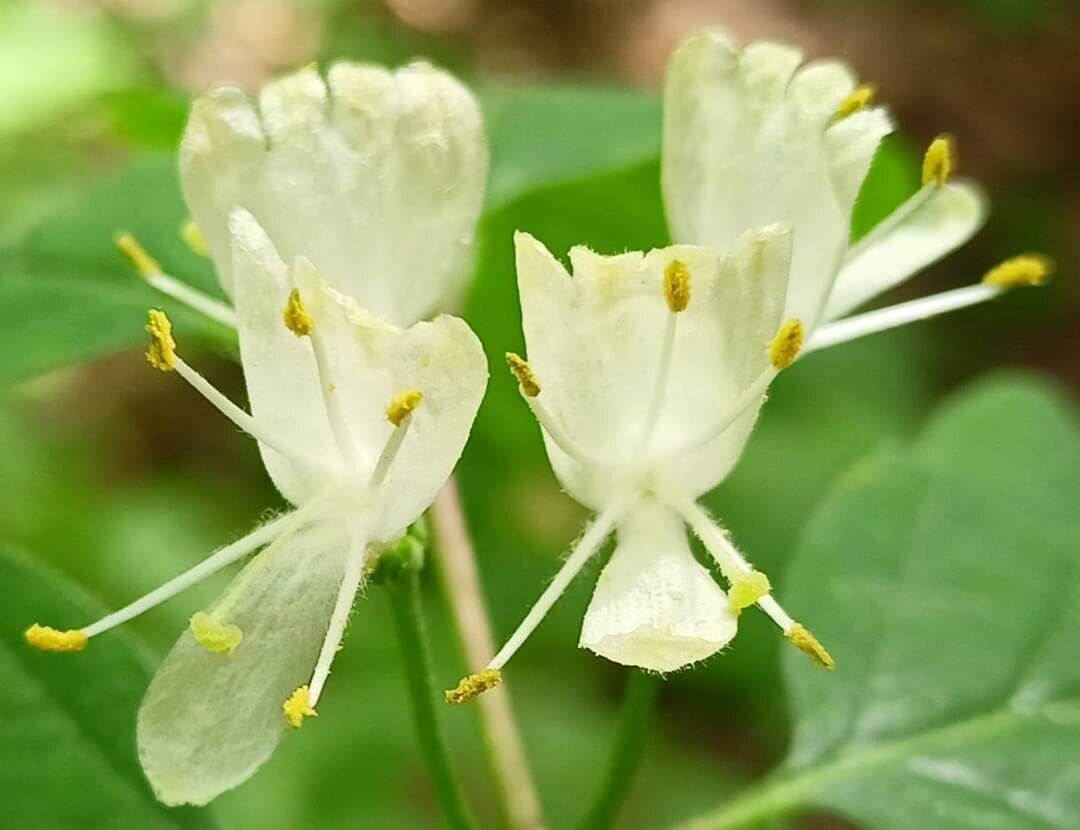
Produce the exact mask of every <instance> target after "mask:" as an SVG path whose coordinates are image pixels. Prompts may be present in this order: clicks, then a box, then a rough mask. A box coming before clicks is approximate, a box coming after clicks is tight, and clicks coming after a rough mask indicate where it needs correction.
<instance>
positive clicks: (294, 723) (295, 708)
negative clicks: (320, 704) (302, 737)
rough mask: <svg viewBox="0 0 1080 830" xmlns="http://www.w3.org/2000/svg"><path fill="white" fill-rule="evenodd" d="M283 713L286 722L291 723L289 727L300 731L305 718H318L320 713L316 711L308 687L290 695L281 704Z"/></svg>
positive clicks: (303, 687)
mask: <svg viewBox="0 0 1080 830" xmlns="http://www.w3.org/2000/svg"><path fill="white" fill-rule="evenodd" d="M281 711H283V712H284V713H285V720H287V721H288V722H289V726H291V727H292V728H293V729H299V728H300V727H301V726H303V725H304V718H317V717H318V716H319V713H318V712H316V711H315V708H314V706H312V704H311V702H310V698H309V695H308V687H307V686H300V687H299V688H297V689H296V691H294V692H293V693H292V694H291V695H289V697H288V698H287V699H286V701H285V702H284V703H282V704H281Z"/></svg>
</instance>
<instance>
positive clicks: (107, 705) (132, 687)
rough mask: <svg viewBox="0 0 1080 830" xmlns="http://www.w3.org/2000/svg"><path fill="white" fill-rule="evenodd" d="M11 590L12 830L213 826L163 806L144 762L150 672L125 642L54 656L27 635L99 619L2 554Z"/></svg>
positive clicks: (2, 733)
mask: <svg viewBox="0 0 1080 830" xmlns="http://www.w3.org/2000/svg"><path fill="white" fill-rule="evenodd" d="M0 584H2V585H3V586H4V609H3V620H4V624H3V632H2V634H0V677H3V679H4V694H5V704H6V706H7V709H8V713H9V714H8V716H7V717H5V718H3V720H2V722H0V790H2V791H3V793H4V807H3V824H4V826H6V827H26V828H30V827H42V828H45V827H64V828H70V830H80V828H86V830H91V828H92V830H109V829H110V828H115V829H116V830H127V829H128V828H131V827H139V828H146V830H158V829H160V830H170V829H171V830H176V828H211V827H215V826H216V823H215V822H214V821H213V820H212V819H211V817H210V814H209V813H208V812H205V811H195V810H189V809H185V810H172V809H169V808H166V807H164V806H162V805H161V804H158V803H157V802H156V801H155V800H154V797H153V794H152V793H151V792H150V787H149V785H148V784H147V783H146V780H145V779H144V778H143V774H142V770H141V769H140V768H139V763H138V760H137V759H136V756H135V713H136V710H137V709H138V706H139V700H140V699H141V697H142V693H143V690H144V689H145V687H146V684H147V681H148V680H149V672H148V671H147V668H146V664H145V662H144V660H143V659H142V656H141V655H140V654H139V653H138V651H137V650H136V649H135V648H133V646H132V645H131V644H130V643H129V642H127V641H126V640H125V639H124V638H123V636H122V635H110V636H108V637H106V638H103V639H102V640H101V641H100V642H99V641H96V640H95V641H94V643H93V646H92V647H90V648H89V649H87V650H86V651H85V652H81V653H78V654H72V655H60V654H45V653H42V652H37V651H34V650H32V649H31V648H30V647H29V646H27V644H26V643H25V642H24V640H23V637H22V630H23V628H25V627H26V625H28V624H29V623H31V622H33V621H35V620H40V621H42V622H49V623H53V624H55V625H57V626H61V627H63V626H71V625H79V624H82V623H85V622H86V621H87V620H89V619H93V618H94V617H95V616H98V615H99V614H100V609H99V608H98V607H96V604H95V603H92V602H90V601H89V600H88V599H87V598H86V597H84V596H81V595H80V594H79V593H78V592H77V591H76V590H75V589H74V588H73V587H72V586H70V585H69V584H68V583H66V582H64V581H62V580H61V579H60V578H59V577H57V576H55V575H52V574H49V573H47V572H45V571H43V570H41V569H40V568H39V567H37V566H34V565H31V564H30V563H29V562H27V561H25V560H23V559H21V558H16V557H15V556H11V555H9V554H8V553H7V552H0Z"/></svg>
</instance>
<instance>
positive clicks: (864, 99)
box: [833, 84, 877, 121]
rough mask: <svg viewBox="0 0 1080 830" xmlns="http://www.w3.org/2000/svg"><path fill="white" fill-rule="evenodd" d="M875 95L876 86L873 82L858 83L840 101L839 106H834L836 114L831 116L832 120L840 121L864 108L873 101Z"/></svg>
mask: <svg viewBox="0 0 1080 830" xmlns="http://www.w3.org/2000/svg"><path fill="white" fill-rule="evenodd" d="M876 97H877V86H875V85H874V84H860V85H859V86H857V87H855V89H853V90H852V91H851V94H850V95H848V97H847V98H845V99H844V100H843V101H841V102H840V106H839V107H837V108H836V114H835V115H834V116H833V120H834V121H841V120H843V119H844V118H847V117H848V116H849V115H854V114H855V113H857V112H859V111H860V110H864V109H866V108H867V107H868V106H870V105H871V104H873V103H874V99H875V98H876Z"/></svg>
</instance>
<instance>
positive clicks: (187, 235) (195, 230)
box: [180, 219, 210, 257]
mask: <svg viewBox="0 0 1080 830" xmlns="http://www.w3.org/2000/svg"><path fill="white" fill-rule="evenodd" d="M180 238H181V239H182V240H184V244H185V245H187V246H188V248H190V249H191V251H192V252H193V253H195V254H197V255H198V256H201V257H209V256H210V248H209V246H208V245H207V244H206V237H205V236H203V232H202V231H201V230H199V226H198V225H196V224H195V222H194V221H193V220H191V219H188V220H187V221H186V222H184V224H183V225H181V226H180Z"/></svg>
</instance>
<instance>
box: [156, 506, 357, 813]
mask: <svg viewBox="0 0 1080 830" xmlns="http://www.w3.org/2000/svg"><path fill="white" fill-rule="evenodd" d="M348 551H349V536H348V533H347V531H346V529H345V528H344V527H341V526H338V525H333V524H328V523H321V524H316V525H313V526H311V527H308V528H306V529H303V530H300V531H299V532H298V533H296V535H293V536H291V537H289V538H286V539H284V540H283V541H282V543H280V544H278V543H275V544H273V545H271V546H270V547H269V548H267V549H266V550H265V551H264V552H263V553H261V554H260V555H258V556H257V557H256V558H255V559H253V560H252V561H251V562H250V563H249V564H248V565H247V566H246V567H245V568H244V569H243V570H242V571H241V572H240V573H239V574H238V575H237V576H236V578H235V579H234V580H233V582H232V583H231V584H230V586H229V587H228V588H227V589H226V591H225V593H224V595H223V596H222V598H221V600H220V602H219V603H218V604H217V606H216V607H215V608H213V609H211V610H210V615H211V616H212V617H216V618H220V619H219V621H220V622H223V623H227V624H231V625H236V626H239V628H240V629H241V631H242V632H243V639H242V640H241V642H240V644H239V645H238V646H237V648H236V650H235V651H233V652H232V653H230V654H218V653H215V652H212V651H209V650H207V649H206V648H204V647H203V646H201V645H199V644H198V643H197V642H196V641H195V638H194V637H193V636H192V633H191V631H190V630H187V631H185V632H184V633H183V635H181V637H180V639H179V640H178V641H177V643H176V645H175V646H173V649H172V651H171V652H169V655H168V657H166V658H165V662H164V663H163V664H162V665H161V667H160V668H159V669H158V671H157V673H156V674H155V675H154V678H153V680H152V681H151V683H150V688H149V689H148V690H147V692H146V697H145V698H144V699H143V703H142V707H141V708H140V710H139V719H138V732H137V737H138V748H139V758H140V760H141V761H142V765H143V769H144V770H145V771H146V775H147V777H148V778H149V779H150V783H151V785H152V786H153V788H154V792H155V793H156V794H157V796H158V798H159V799H161V800H162V801H163V802H165V803H166V804H171V805H176V804H205V803H207V802H208V801H210V800H211V799H213V798H215V797H216V796H218V795H220V794H221V793H223V792H225V791H226V790H229V789H231V788H233V787H235V786H237V785H238V784H241V783H242V782H244V781H245V780H247V778H248V777H250V776H251V775H252V774H253V773H254V772H255V770H256V769H258V768H259V766H261V765H262V764H263V763H264V762H265V761H266V760H267V759H269V757H270V755H271V754H272V753H273V751H274V748H275V747H276V746H277V743H278V740H279V739H280V738H281V733H282V732H283V730H284V728H285V726H286V721H285V717H284V715H283V714H282V709H281V706H282V703H283V702H284V701H285V699H286V698H288V696H289V694H290V693H291V692H292V691H293V690H294V689H296V688H297V687H298V686H300V685H302V684H304V683H306V682H307V680H308V677H309V675H310V673H311V670H312V667H313V666H314V664H315V659H316V656H317V655H318V651H319V647H320V645H321V644H322V640H323V637H324V635H325V634H326V627H327V623H328V620H329V618H330V612H331V609H332V607H333V604H334V600H335V598H336V595H337V590H338V586H339V585H340V583H341V579H342V575H343V572H344V565H345V558H346V555H347V553H348Z"/></svg>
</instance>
